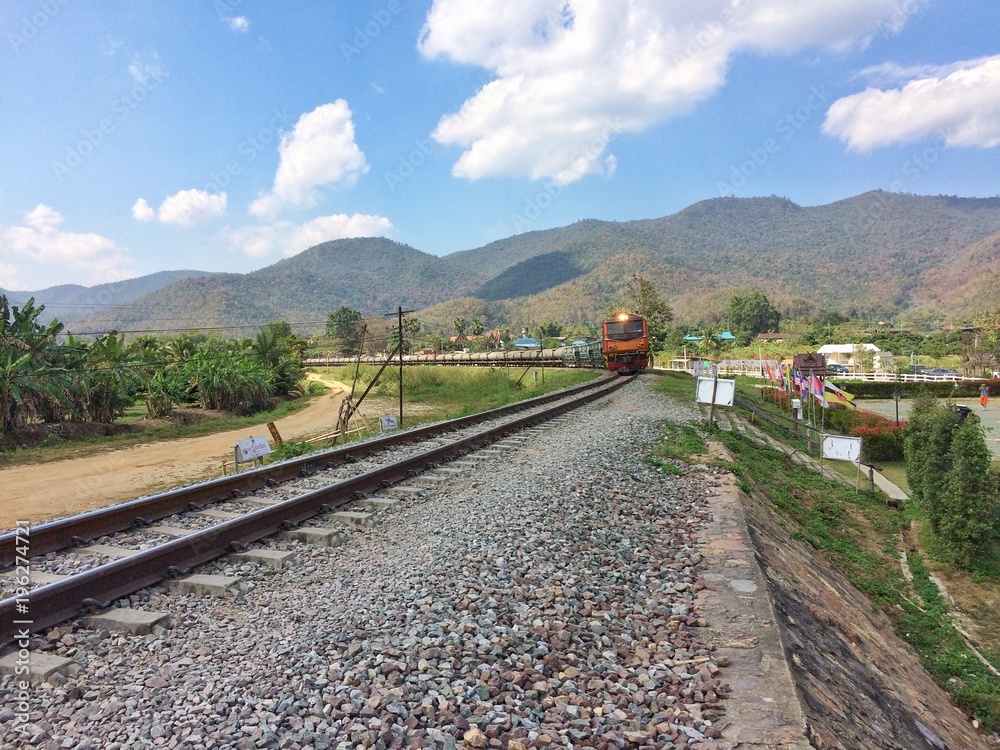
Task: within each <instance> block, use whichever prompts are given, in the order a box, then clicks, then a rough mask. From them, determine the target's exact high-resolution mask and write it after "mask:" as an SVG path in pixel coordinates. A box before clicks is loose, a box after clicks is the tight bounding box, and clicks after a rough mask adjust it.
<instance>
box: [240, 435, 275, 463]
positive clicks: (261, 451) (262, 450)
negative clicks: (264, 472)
mask: <svg viewBox="0 0 1000 750" xmlns="http://www.w3.org/2000/svg"><path fill="white" fill-rule="evenodd" d="M236 452H237V455H239V457H240V461H253V460H255V459H258V458H263V457H264V456H266V455H268V454H270V453H271V446H270V445H269V444H268V442H267V438H266V437H264V436H263V435H261V436H258V437H250V438H247V439H246V440H240V441H239V442H238V443H236Z"/></svg>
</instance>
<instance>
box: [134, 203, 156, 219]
mask: <svg viewBox="0 0 1000 750" xmlns="http://www.w3.org/2000/svg"><path fill="white" fill-rule="evenodd" d="M132 218H134V219H135V220H136V221H153V219H155V218H156V212H155V211H154V210H153V209H152V208H151V207H150V205H149V204H148V203H147V202H146V199H145V198H140V199H139V200H137V201H136V202H135V205H134V206H132Z"/></svg>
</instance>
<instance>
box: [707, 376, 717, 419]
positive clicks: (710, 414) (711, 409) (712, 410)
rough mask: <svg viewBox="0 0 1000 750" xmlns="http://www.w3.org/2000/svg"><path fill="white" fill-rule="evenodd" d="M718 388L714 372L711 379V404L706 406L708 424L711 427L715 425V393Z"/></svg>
mask: <svg viewBox="0 0 1000 750" xmlns="http://www.w3.org/2000/svg"><path fill="white" fill-rule="evenodd" d="M718 387H719V373H718V371H716V373H715V377H713V378H712V403H711V404H709V406H708V424H709V425H712V424H714V423H715V393H716V390H717V389H718Z"/></svg>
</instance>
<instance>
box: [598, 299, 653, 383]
mask: <svg viewBox="0 0 1000 750" xmlns="http://www.w3.org/2000/svg"><path fill="white" fill-rule="evenodd" d="M601 327H602V329H603V333H604V336H603V353H604V361H605V362H606V363H607V366H608V369H609V370H611V371H612V372H617V373H621V374H623V375H629V374H634V373H636V372H639V371H640V370H645V369H646V366H647V364H648V362H649V335H648V332H647V330H646V319H645V318H644V317H642V316H641V315H633V314H631V313H621V314H620V315H618V316H616V317H614V318H610V319H608V320H605V321H604V323H603V324H602V326H601Z"/></svg>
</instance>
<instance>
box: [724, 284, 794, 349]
mask: <svg viewBox="0 0 1000 750" xmlns="http://www.w3.org/2000/svg"><path fill="white" fill-rule="evenodd" d="M726 322H727V323H728V324H729V330H730V332H731V333H732V334H733V335H734V336H736V345H737V346H747V345H748V344H749V343H750V342H752V341H753V340H754V339H755V338H756V337H757V334H758V333H764V332H766V331H777V330H778V327H779V326H780V325H781V313H780V312H778V310H777V309H776V308H775V307H774V305H772V304H771V300H769V299H768V298H767V295H766V294H764V293H763V292H759V291H755V292H751V293H750V294H746V295H737V296H734V297H733V298H732V299H731V300H729V309H728V311H727V312H726Z"/></svg>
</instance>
